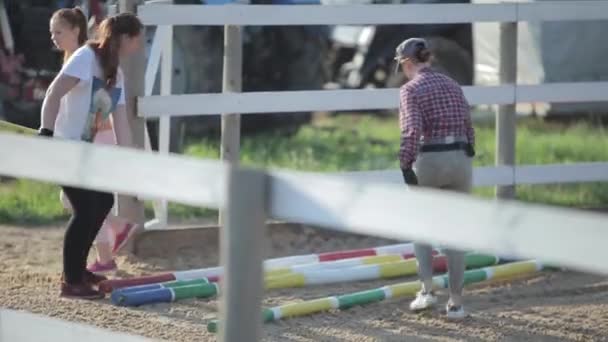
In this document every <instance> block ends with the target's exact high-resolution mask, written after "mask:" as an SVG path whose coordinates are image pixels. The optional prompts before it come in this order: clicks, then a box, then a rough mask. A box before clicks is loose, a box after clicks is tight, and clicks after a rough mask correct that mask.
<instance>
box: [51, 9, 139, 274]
mask: <svg viewBox="0 0 608 342" xmlns="http://www.w3.org/2000/svg"><path fill="white" fill-rule="evenodd" d="M50 29H51V39H52V40H53V43H54V44H55V46H56V47H57V48H58V49H60V50H62V51H63V52H64V56H63V61H64V63H66V62H67V61H68V60H69V58H70V57H71V56H72V55H73V54H74V52H75V51H76V50H77V49H78V48H80V47H81V46H83V45H84V44H85V43H86V41H87V36H88V35H87V31H88V25H87V18H86V16H85V15H84V13H83V12H82V10H80V8H78V7H75V8H62V9H60V10H57V11H56V12H55V13H53V15H52V16H51V20H50ZM65 99H66V97H63V98H62V99H61V102H64V101H65ZM64 110H65V106H62V105H60V107H59V113H61V112H62V111H64ZM61 115H62V114H58V116H61ZM100 124H101V125H100V126H99V127H96V131H97V133H96V134H95V138H94V140H93V143H95V144H102V145H115V144H116V138H115V136H114V128H113V127H112V120H105V121H103V122H100ZM60 199H61V202H62V204H63V206H64V208H66V209H67V210H72V205H71V203H70V201H69V200H68V199H67V197H66V196H65V194H64V192H63V190H62V191H61V193H60ZM135 230H136V225H135V224H132V223H131V222H128V220H125V219H123V218H121V217H119V216H116V215H114V214H113V213H112V212H111V211H110V213H109V214H108V216H107V217H106V219H105V221H104V222H103V224H102V226H101V229H100V230H99V232H98V233H97V237H96V238H95V250H96V251H97V258H96V259H95V262H94V263H92V264H90V265H88V266H87V269H88V270H89V271H91V272H93V273H105V272H110V271H115V270H116V269H117V265H116V262H115V261H114V254H115V253H116V252H118V250H120V248H122V247H123V246H124V245H125V243H126V242H127V241H128V240H129V237H130V236H131V235H132V233H133V232H134V231H135Z"/></svg>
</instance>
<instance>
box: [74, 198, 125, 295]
mask: <svg viewBox="0 0 608 342" xmlns="http://www.w3.org/2000/svg"><path fill="white" fill-rule="evenodd" d="M63 192H64V193H65V195H66V196H67V197H68V199H69V200H70V204H71V205H72V217H71V219H70V221H69V222H68V228H67V230H66V232H65V238H64V241H63V272H64V276H65V281H66V282H67V283H69V284H77V283H80V282H82V277H83V274H84V272H85V270H86V266H87V257H88V256H89V251H90V250H91V246H92V245H93V241H95V237H96V236H97V233H98V232H99V229H100V228H101V225H102V224H103V221H104V220H105V218H106V216H107V215H108V213H109V212H110V210H112V206H113V205H114V195H113V194H111V193H105V192H99V191H93V190H86V189H80V188H72V187H67V186H64V187H63Z"/></svg>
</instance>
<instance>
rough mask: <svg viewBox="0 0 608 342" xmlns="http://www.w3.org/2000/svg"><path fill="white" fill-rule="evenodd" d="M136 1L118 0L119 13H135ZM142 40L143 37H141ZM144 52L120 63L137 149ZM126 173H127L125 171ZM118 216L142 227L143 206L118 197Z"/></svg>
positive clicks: (141, 128) (142, 144)
mask: <svg viewBox="0 0 608 342" xmlns="http://www.w3.org/2000/svg"><path fill="white" fill-rule="evenodd" d="M137 3H138V1H137V0H120V1H119V2H118V10H119V12H131V13H136V12H137ZM142 39H143V35H142ZM145 60H146V56H145V53H144V51H140V52H138V53H137V54H136V55H134V56H133V57H131V58H129V59H128V60H126V61H124V62H123V63H121V67H122V70H123V72H124V77H125V92H126V94H127V96H126V102H127V116H128V118H129V123H130V124H131V130H132V131H133V142H134V143H135V146H136V147H137V148H139V149H142V150H144V149H145V125H146V122H145V119H144V118H142V117H141V116H140V115H138V114H139V113H138V106H137V98H138V97H139V96H142V95H144V78H145V76H144V74H145V65H146V63H145ZM127 172H128V171H127ZM117 207H118V214H119V215H120V216H122V217H125V218H128V219H129V220H131V221H132V222H137V223H139V224H141V225H142V226H143V225H144V220H145V213H144V204H143V202H142V201H141V200H139V199H138V198H137V197H134V196H123V195H119V196H118V205H117Z"/></svg>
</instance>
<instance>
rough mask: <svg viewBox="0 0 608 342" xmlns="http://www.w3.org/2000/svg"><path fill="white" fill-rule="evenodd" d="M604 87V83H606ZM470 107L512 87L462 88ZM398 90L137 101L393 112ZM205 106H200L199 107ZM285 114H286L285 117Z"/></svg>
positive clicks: (156, 107)
mask: <svg viewBox="0 0 608 342" xmlns="http://www.w3.org/2000/svg"><path fill="white" fill-rule="evenodd" d="M607 84H608V83H607ZM463 88H464V89H463V90H464V93H465V95H466V96H467V98H468V100H469V101H470V103H471V105H477V104H497V103H498V104H500V103H508V102H510V101H513V98H514V93H515V91H514V88H513V87H512V86H488V87H481V86H472V87H463ZM398 99H399V90H398V89H357V90H310V91H277V92H248V93H225V94H187V95H172V96H149V97H143V98H140V99H139V106H140V108H141V109H142V115H143V116H145V117H149V118H151V117H161V116H163V115H171V116H195V115H218V113H233V112H236V113H241V114H256V113H281V112H299V111H336V110H373V109H396V108H397V107H398ZM203 103H204V104H205V105H204V106H203V105H201V104H203ZM287 115H288V114H287Z"/></svg>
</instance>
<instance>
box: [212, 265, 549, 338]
mask: <svg viewBox="0 0 608 342" xmlns="http://www.w3.org/2000/svg"><path fill="white" fill-rule="evenodd" d="M542 268H543V266H542V264H540V263H539V262H537V261H535V260H530V261H521V262H513V263H509V264H504V265H499V266H493V267H485V268H482V269H477V270H470V271H466V272H465V279H464V283H465V285H469V284H473V283H478V282H482V281H486V280H490V279H509V278H513V277H515V276H520V275H525V274H531V273H534V272H538V271H540V270H541V269H542ZM433 283H434V285H435V286H436V287H438V288H446V287H448V276H447V275H442V276H436V277H434V278H433ZM419 290H420V282H419V281H411V282H406V283H400V284H395V285H390V286H383V287H381V288H377V289H373V290H367V291H361V292H355V293H351V294H344V295H340V296H331V297H326V298H321V299H314V300H310V301H304V302H300V303H294V304H287V305H281V306H276V307H274V308H269V309H264V311H263V317H264V322H271V321H276V320H280V319H282V318H287V317H298V316H304V315H310V314H314V313H318V312H323V311H329V310H334V309H342V310H344V309H348V308H350V307H353V306H359V305H365V304H369V303H374V302H379V301H383V300H386V299H390V298H399V297H406V296H414V295H416V292H418V291H419ZM217 328H218V322H217V321H216V320H215V321H212V322H210V323H209V324H208V325H207V330H208V331H209V332H216V331H217Z"/></svg>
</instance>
